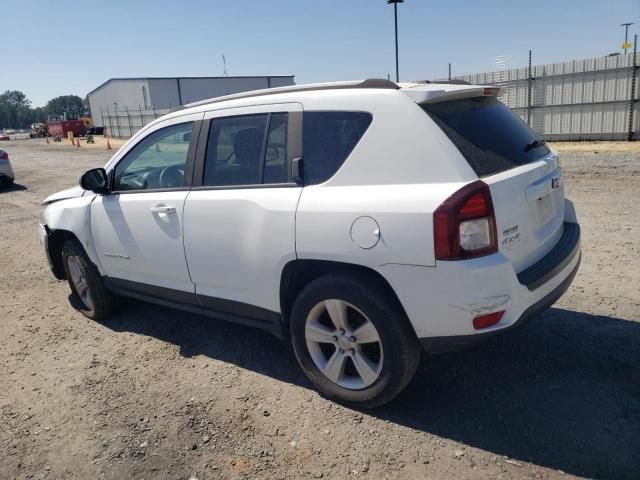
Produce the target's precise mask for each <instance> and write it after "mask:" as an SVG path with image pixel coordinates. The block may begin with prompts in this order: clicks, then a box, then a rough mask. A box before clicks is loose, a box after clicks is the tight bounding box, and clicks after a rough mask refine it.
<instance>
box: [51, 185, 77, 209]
mask: <svg viewBox="0 0 640 480" xmlns="http://www.w3.org/2000/svg"><path fill="white" fill-rule="evenodd" d="M85 192H86V190H84V189H83V188H82V187H80V186H77V187H72V188H67V189H66V190H62V191H60V192H57V193H54V194H53V195H49V196H48V197H47V198H45V199H44V201H43V202H42V205H49V204H51V203H54V202H59V201H60V200H66V199H68V198H77V197H81V196H83V195H84V194H85Z"/></svg>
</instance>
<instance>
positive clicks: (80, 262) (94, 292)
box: [62, 240, 114, 320]
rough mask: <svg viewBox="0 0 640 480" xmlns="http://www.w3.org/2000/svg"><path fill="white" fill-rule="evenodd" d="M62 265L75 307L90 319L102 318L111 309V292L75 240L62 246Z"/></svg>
mask: <svg viewBox="0 0 640 480" xmlns="http://www.w3.org/2000/svg"><path fill="white" fill-rule="evenodd" d="M62 265H63V266H64V272H65V275H66V277H67V280H68V282H69V286H70V287H71V293H72V295H73V297H74V300H75V303H76V305H77V307H76V308H77V309H78V310H79V311H80V312H82V314H83V315H84V316H86V317H88V318H90V319H92V320H104V319H106V318H107V317H109V315H110V314H111V312H112V310H113V304H114V298H113V294H112V293H111V292H110V291H109V290H108V289H107V287H106V286H105V284H104V280H103V279H102V276H101V275H100V272H98V269H97V268H96V266H95V265H94V264H93V262H91V260H90V259H89V257H88V256H87V254H86V253H85V251H84V249H83V248H82V245H80V243H79V242H78V241H77V240H67V241H66V242H65V243H64V245H63V247H62Z"/></svg>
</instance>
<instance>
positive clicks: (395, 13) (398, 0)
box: [387, 0, 404, 82]
mask: <svg viewBox="0 0 640 480" xmlns="http://www.w3.org/2000/svg"><path fill="white" fill-rule="evenodd" d="M399 3H404V0H387V5H390V4H393V20H394V24H395V33H396V82H399V81H400V73H399V69H398V4H399Z"/></svg>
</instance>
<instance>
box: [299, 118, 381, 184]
mask: <svg viewBox="0 0 640 480" xmlns="http://www.w3.org/2000/svg"><path fill="white" fill-rule="evenodd" d="M371 120H372V116H371V114H370V113H366V112H304V117H303V127H302V130H303V132H302V153H303V158H304V183H305V185H314V184H317V183H322V182H324V181H326V180H328V179H329V178H331V177H332V176H333V175H334V174H335V173H336V172H337V171H338V169H339V168H340V167H341V166H342V164H343V163H344V161H345V160H346V159H347V157H348V156H349V154H350V153H351V151H352V150H353V149H354V147H355V146H356V144H357V143H358V142H359V141H360V139H361V138H362V135H364V132H365V131H366V130H367V128H369V125H370V124H371Z"/></svg>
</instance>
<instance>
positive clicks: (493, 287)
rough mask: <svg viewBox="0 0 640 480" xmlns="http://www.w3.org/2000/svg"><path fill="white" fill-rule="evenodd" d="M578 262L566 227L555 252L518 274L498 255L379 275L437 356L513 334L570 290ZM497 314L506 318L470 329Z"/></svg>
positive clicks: (390, 269)
mask: <svg viewBox="0 0 640 480" xmlns="http://www.w3.org/2000/svg"><path fill="white" fill-rule="evenodd" d="M580 256H581V254H580V227H579V226H578V224H577V223H574V222H566V223H565V225H564V230H563V234H562V237H561V238H560V240H559V241H558V242H557V244H556V246H554V248H553V249H552V250H551V251H550V252H549V253H548V254H547V255H545V257H543V258H542V259H541V260H540V261H538V262H536V263H535V264H534V265H532V266H531V267H529V268H527V269H525V270H524V271H522V272H520V273H516V272H515V270H514V269H513V265H512V264H511V262H510V261H509V259H508V258H506V257H505V256H504V255H502V254H501V253H496V254H493V255H489V256H486V257H479V258H475V259H470V260H464V261H449V262H444V261H443V262H438V263H437V266H436V268H432V267H413V266H407V265H404V266H397V265H389V266H385V267H384V268H383V269H381V273H382V274H383V275H384V277H385V278H386V279H387V280H388V281H389V283H390V284H391V287H392V288H393V289H394V291H395V292H396V293H397V294H398V298H399V300H400V302H401V303H402V306H403V307H404V309H405V312H406V313H407V316H408V317H409V320H410V322H411V324H412V326H413V328H414V331H415V332H416V335H417V337H418V339H419V340H420V342H421V344H422V345H423V346H424V348H425V349H426V350H427V351H429V352H434V353H437V352H443V351H450V350H456V349H459V348H463V347H465V346H467V345H470V344H473V343H476V342H478V341H481V340H483V339H486V338H487V337H490V336H493V335H496V334H498V333H502V332H505V331H508V330H512V329H514V328H516V327H518V326H520V325H522V324H524V323H526V321H527V320H529V319H530V318H531V317H533V316H535V315H536V314H539V313H541V312H542V311H544V310H545V309H546V308H548V307H550V306H551V305H552V304H553V303H554V302H555V301H556V300H558V298H560V296H561V295H562V294H563V293H564V292H565V291H566V290H567V288H568V287H569V285H571V282H572V281H573V278H574V277H575V275H576V273H577V270H578V267H579V264H580ZM498 311H504V314H503V316H502V318H501V319H500V321H499V322H498V323H497V324H495V325H493V326H491V327H488V328H486V329H482V330H476V329H474V327H473V318H474V317H476V316H478V315H484V314H488V313H493V312H498Z"/></svg>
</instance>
